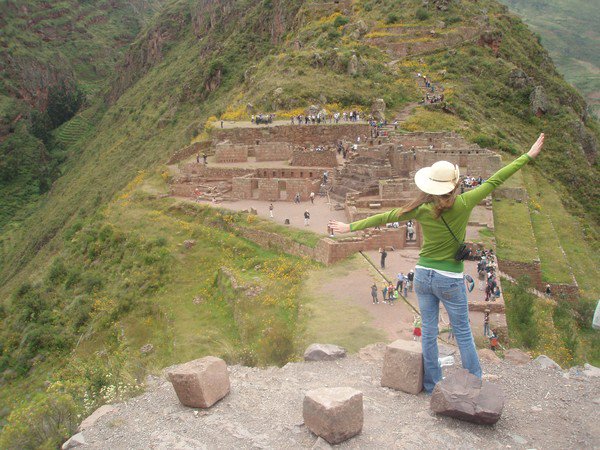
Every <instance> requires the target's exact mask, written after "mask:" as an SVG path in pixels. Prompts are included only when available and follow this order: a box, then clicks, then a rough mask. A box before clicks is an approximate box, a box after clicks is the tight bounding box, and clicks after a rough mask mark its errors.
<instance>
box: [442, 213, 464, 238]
mask: <svg viewBox="0 0 600 450" xmlns="http://www.w3.org/2000/svg"><path fill="white" fill-rule="evenodd" d="M440 219H442V222H444V225H446V228H448V231H449V232H450V234H451V235H452V237H453V238H454V240H455V241H456V242H458V243H459V244H462V242H460V241H459V240H458V239H457V238H456V236H455V235H454V233H453V232H452V230H451V229H450V227H449V226H448V224H447V223H446V220H445V219H444V216H440Z"/></svg>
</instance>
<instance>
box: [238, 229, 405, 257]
mask: <svg viewBox="0 0 600 450" xmlns="http://www.w3.org/2000/svg"><path fill="white" fill-rule="evenodd" d="M236 230H237V232H238V233H239V234H240V235H241V236H243V237H245V238H246V239H249V240H251V241H252V242H254V243H256V244H258V245H260V246H261V247H265V248H275V249H277V250H280V251H283V252H285V253H289V254H291V255H295V256H300V257H305V258H311V259H313V260H315V261H318V262H321V263H323V264H333V263H335V262H337V261H340V260H342V259H345V258H347V257H348V256H350V255H352V254H354V253H357V252H359V251H367V250H377V249H379V248H381V247H394V248H395V249H399V248H403V244H402V243H403V242H404V237H405V236H404V233H402V232H400V231H399V230H386V231H383V232H381V233H379V234H377V235H373V236H370V237H368V238H365V239H361V238H356V239H353V240H351V241H341V242H340V241H336V240H334V239H329V238H323V239H321V240H320V241H319V242H318V243H317V245H316V246H315V247H314V248H313V247H309V246H307V245H304V244H300V243H298V242H295V241H294V240H293V239H291V238H288V237H285V236H281V235H279V234H277V233H271V232H268V231H263V230H254V229H251V228H245V227H238V228H236Z"/></svg>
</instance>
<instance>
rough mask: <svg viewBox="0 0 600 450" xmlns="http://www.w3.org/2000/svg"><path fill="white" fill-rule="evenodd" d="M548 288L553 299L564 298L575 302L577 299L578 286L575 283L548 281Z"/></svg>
mask: <svg viewBox="0 0 600 450" xmlns="http://www.w3.org/2000/svg"><path fill="white" fill-rule="evenodd" d="M544 289H545V288H544ZM550 290H551V291H552V298H553V299H555V300H561V299H563V298H564V299H565V300H567V301H569V302H575V301H577V300H578V299H579V286H577V285H575V284H560V283H550ZM542 292H543V291H542Z"/></svg>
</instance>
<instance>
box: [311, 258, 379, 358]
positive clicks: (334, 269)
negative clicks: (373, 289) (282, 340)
mask: <svg viewBox="0 0 600 450" xmlns="http://www.w3.org/2000/svg"><path fill="white" fill-rule="evenodd" d="M360 264H361V262H360V260H359V258H358V257H353V258H349V259H347V260H344V261H341V262H339V263H337V264H335V265H334V266H330V267H327V268H324V269H321V270H319V271H313V272H310V273H309V274H308V276H307V278H306V280H305V282H304V283H303V285H302V296H301V300H300V301H301V303H302V311H303V313H302V315H303V319H304V321H305V324H306V330H305V333H304V335H303V336H302V340H303V342H304V346H308V345H309V344H312V343H314V342H321V343H331V344H336V345H340V346H342V347H344V348H345V349H347V350H348V351H349V352H356V351H358V350H359V349H361V348H362V347H364V346H366V345H369V344H372V343H375V342H381V341H385V340H386V336H385V334H384V333H383V332H382V331H381V330H378V329H376V328H374V327H373V326H372V325H371V321H372V318H371V317H370V315H369V313H368V312H366V311H365V310H363V309H361V308H359V307H357V306H351V305H349V304H348V303H346V302H344V301H342V300H338V299H332V298H331V296H326V295H323V294H322V293H321V292H320V288H321V286H322V285H323V283H325V282H327V281H329V280H331V279H333V278H337V277H343V276H346V275H347V274H348V273H351V272H353V271H354V270H357V269H358V267H359V265H360Z"/></svg>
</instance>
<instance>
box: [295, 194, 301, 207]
mask: <svg viewBox="0 0 600 450" xmlns="http://www.w3.org/2000/svg"><path fill="white" fill-rule="evenodd" d="M294 203H298V204H300V192H296V195H295V196H294Z"/></svg>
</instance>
